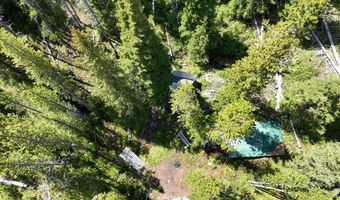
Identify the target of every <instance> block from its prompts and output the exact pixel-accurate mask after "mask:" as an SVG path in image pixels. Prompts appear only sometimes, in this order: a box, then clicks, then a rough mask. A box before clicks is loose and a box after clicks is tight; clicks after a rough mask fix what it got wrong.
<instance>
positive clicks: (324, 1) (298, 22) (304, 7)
mask: <svg viewBox="0 0 340 200" xmlns="http://www.w3.org/2000/svg"><path fill="white" fill-rule="evenodd" d="M328 3H329V0H299V1H294V3H292V4H290V5H288V6H286V8H285V10H284V19H285V21H286V22H287V23H288V24H289V28H291V31H292V33H293V34H295V35H298V36H300V37H303V36H304V37H306V34H307V33H309V31H310V30H312V29H314V28H315V25H316V24H317V23H318V20H319V16H320V14H321V13H323V12H324V10H325V9H326V7H327V5H328Z"/></svg>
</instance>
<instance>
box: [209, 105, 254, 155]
mask: <svg viewBox="0 0 340 200" xmlns="http://www.w3.org/2000/svg"><path fill="white" fill-rule="evenodd" d="M253 112H254V108H253V107H252V105H251V103H250V102H248V101H245V100H238V101H235V102H232V103H230V104H228V105H227V106H225V107H224V108H223V109H222V110H221V111H219V112H218V114H217V119H216V122H215V124H214V129H213V130H212V131H211V133H210V139H211V140H212V141H214V142H216V143H217V144H219V145H220V146H221V147H222V149H226V150H227V149H228V148H229V146H228V141H227V140H228V139H236V138H243V137H246V136H249V135H250V133H251V130H252V129H253V127H254V125H255V117H254V114H253Z"/></svg>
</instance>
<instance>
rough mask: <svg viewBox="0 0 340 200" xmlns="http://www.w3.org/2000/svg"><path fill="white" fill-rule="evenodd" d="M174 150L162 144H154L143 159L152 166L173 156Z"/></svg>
mask: <svg viewBox="0 0 340 200" xmlns="http://www.w3.org/2000/svg"><path fill="white" fill-rule="evenodd" d="M173 154H174V150H172V149H168V148H165V147H162V146H152V147H151V148H150V149H149V152H148V154H147V155H143V156H142V159H143V160H145V162H146V163H147V164H149V165H151V166H155V165H158V164H159V163H160V162H162V161H163V160H165V159H168V158H171V157H172V155H173Z"/></svg>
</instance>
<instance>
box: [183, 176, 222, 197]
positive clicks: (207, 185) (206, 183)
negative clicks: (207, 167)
mask: <svg viewBox="0 0 340 200" xmlns="http://www.w3.org/2000/svg"><path fill="white" fill-rule="evenodd" d="M185 182H187V183H188V184H189V186H190V195H189V198H190V199H197V200H209V199H219V196H220V193H221V188H220V184H219V182H218V181H217V180H216V179H215V178H214V177H212V176H209V175H205V174H204V173H202V172H201V171H198V170H195V171H191V172H190V173H189V174H188V175H187V176H186V177H185Z"/></svg>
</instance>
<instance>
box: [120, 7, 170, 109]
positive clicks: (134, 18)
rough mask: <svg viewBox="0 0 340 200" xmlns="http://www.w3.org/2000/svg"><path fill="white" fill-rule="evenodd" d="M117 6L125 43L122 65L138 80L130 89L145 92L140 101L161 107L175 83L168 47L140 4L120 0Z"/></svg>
mask: <svg viewBox="0 0 340 200" xmlns="http://www.w3.org/2000/svg"><path fill="white" fill-rule="evenodd" d="M117 6H118V10H117V21H118V26H119V28H120V33H121V34H120V35H121V41H122V43H121V45H120V46H119V48H118V52H119V55H120V59H119V65H120V66H121V67H122V68H123V70H124V71H125V72H126V73H127V74H129V76H131V77H132V79H133V80H134V81H133V82H132V83H131V86H130V87H132V88H134V89H135V90H137V91H143V93H144V94H141V95H140V96H139V98H141V99H143V101H145V102H150V103H151V104H156V105H160V104H161V103H162V102H163V101H164V98H165V96H166V92H167V90H168V87H169V84H170V79H171V73H170V70H171V66H170V62H169V59H168V57H167V54H166V51H165V49H164V46H163V45H162V44H161V42H160V39H159V38H158V37H157V36H156V35H155V32H154V30H153V29H152V28H151V27H150V24H149V22H148V21H147V19H146V17H145V15H144V13H143V11H142V5H141V3H140V0H124V1H123V0H120V1H118V5H117Z"/></svg>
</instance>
